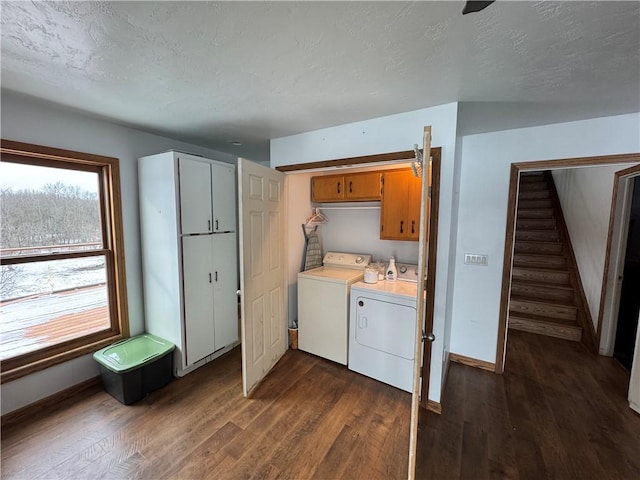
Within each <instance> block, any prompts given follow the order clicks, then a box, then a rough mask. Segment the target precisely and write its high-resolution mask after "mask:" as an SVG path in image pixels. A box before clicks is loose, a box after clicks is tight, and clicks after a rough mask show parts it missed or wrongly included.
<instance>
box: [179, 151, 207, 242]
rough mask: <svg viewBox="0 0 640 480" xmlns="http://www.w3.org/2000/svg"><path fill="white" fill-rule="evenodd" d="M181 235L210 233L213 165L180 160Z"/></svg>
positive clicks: (184, 159)
mask: <svg viewBox="0 0 640 480" xmlns="http://www.w3.org/2000/svg"><path fill="white" fill-rule="evenodd" d="M178 173H179V176H180V180H179V184H180V225H181V227H182V231H181V233H182V234H183V235H185V234H191V233H209V232H211V231H212V222H211V164H210V163H207V162H198V161H196V160H190V159H186V158H179V159H178Z"/></svg>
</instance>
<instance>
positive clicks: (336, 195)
mask: <svg viewBox="0 0 640 480" xmlns="http://www.w3.org/2000/svg"><path fill="white" fill-rule="evenodd" d="M344 191H345V188H344V176H342V175H326V176H322V177H312V178H311V200H312V201H314V202H343V201H344V199H345V194H344Z"/></svg>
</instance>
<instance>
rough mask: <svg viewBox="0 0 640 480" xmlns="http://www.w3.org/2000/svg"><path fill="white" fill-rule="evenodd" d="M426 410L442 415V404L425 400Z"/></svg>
mask: <svg viewBox="0 0 640 480" xmlns="http://www.w3.org/2000/svg"><path fill="white" fill-rule="evenodd" d="M427 410H429V411H430V412H433V413H437V414H438V415H442V404H440V403H438V402H434V401H433V400H427Z"/></svg>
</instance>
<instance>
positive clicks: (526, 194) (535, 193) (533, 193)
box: [518, 190, 549, 200]
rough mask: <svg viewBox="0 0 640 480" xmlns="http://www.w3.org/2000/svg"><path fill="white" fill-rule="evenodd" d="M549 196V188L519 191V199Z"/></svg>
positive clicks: (536, 198)
mask: <svg viewBox="0 0 640 480" xmlns="http://www.w3.org/2000/svg"><path fill="white" fill-rule="evenodd" d="M543 198H549V190H526V191H522V190H520V192H519V193H518V199H519V200H540V199H543Z"/></svg>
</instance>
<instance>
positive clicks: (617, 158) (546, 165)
mask: <svg viewBox="0 0 640 480" xmlns="http://www.w3.org/2000/svg"><path fill="white" fill-rule="evenodd" d="M634 162H640V153H628V154H620V155H603V156H595V157H578V158H565V159H556V160H541V161H529V162H515V163H512V164H511V175H510V180H509V196H508V201H507V202H508V203H507V224H506V228H505V247H504V259H503V263H502V293H501V297H500V310H499V311H500V313H499V317H498V341H497V347H496V365H495V372H496V373H503V372H504V364H505V358H506V353H507V331H508V329H507V321H508V317H509V297H510V294H511V268H512V264H513V248H514V245H515V230H516V228H515V227H516V222H515V220H516V212H517V206H518V187H519V179H520V173H522V172H533V171H539V170H554V169H560V168H575V167H594V166H599V165H602V166H604V165H612V164H617V163H634ZM605 272H606V268H605ZM601 298H602V297H601ZM601 321H602V317H601V316H599V318H598V324H600V322H601ZM596 341H597V342H599V339H597V340H596Z"/></svg>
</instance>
